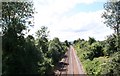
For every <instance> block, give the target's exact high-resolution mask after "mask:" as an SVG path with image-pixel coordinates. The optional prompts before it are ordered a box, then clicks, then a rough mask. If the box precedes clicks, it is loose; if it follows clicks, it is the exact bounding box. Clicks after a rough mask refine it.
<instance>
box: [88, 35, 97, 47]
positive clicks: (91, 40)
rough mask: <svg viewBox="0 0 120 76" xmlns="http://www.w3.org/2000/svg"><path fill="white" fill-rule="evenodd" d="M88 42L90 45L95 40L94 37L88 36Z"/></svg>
mask: <svg viewBox="0 0 120 76" xmlns="http://www.w3.org/2000/svg"><path fill="white" fill-rule="evenodd" d="M88 42H89V44H90V45H91V44H92V43H94V42H96V40H95V39H94V38H91V37H89V40H88Z"/></svg>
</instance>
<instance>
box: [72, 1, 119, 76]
mask: <svg viewBox="0 0 120 76" xmlns="http://www.w3.org/2000/svg"><path fill="white" fill-rule="evenodd" d="M104 7H105V12H104V13H103V15H102V17H103V18H105V19H106V20H105V22H104V23H105V24H106V25H107V26H109V27H110V28H112V29H113V30H114V31H115V33H113V34H112V35H109V36H108V37H107V39H106V40H104V41H97V40H95V39H94V38H91V37H89V40H88V41H87V40H83V39H78V40H75V41H74V46H75V48H76V50H77V55H78V56H79V58H80V60H81V62H82V64H83V67H84V69H85V70H86V72H87V75H88V76H93V75H94V76H119V75H120V36H119V35H120V16H119V14H120V1H112V0H111V1H108V2H107V3H105V5H104Z"/></svg>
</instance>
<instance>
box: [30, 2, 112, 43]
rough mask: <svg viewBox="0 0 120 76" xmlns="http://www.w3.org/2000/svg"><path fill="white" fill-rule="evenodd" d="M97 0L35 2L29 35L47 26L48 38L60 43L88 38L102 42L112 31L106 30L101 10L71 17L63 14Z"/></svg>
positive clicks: (80, 13)
mask: <svg viewBox="0 0 120 76" xmlns="http://www.w3.org/2000/svg"><path fill="white" fill-rule="evenodd" d="M97 1H98V0H40V1H39V0H37V1H36V2H35V7H37V8H36V11H37V12H38V13H37V14H36V15H35V25H36V26H35V27H34V29H32V30H31V32H30V33H34V32H35V31H37V30H38V29H39V28H40V26H43V25H45V26H47V27H48V28H49V30H50V38H51V39H52V38H54V37H59V38H60V40H61V41H64V40H69V41H72V40H75V39H78V38H84V39H88V37H89V36H91V37H95V38H96V39H97V40H103V39H104V37H105V36H106V35H109V34H111V33H112V32H113V31H111V30H110V29H109V27H108V28H107V27H106V26H105V25H104V24H103V22H101V21H102V19H101V14H102V12H103V10H99V11H94V12H79V13H77V14H74V15H72V16H66V15H64V16H63V14H64V13H66V12H68V11H69V10H70V9H72V8H74V6H75V5H77V4H80V3H84V4H90V3H93V2H97Z"/></svg>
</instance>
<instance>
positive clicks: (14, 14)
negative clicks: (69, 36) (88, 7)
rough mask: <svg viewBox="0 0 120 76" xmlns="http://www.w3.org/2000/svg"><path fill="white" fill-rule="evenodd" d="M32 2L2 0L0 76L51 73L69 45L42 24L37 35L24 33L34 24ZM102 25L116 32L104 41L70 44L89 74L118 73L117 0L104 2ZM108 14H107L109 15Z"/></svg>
mask: <svg viewBox="0 0 120 76" xmlns="http://www.w3.org/2000/svg"><path fill="white" fill-rule="evenodd" d="M33 6H34V5H33V3H32V2H2V21H1V22H2V24H3V26H2V75H3V76H11V75H12V74H36V75H37V74H38V75H39V76H44V75H48V74H50V73H53V71H54V68H55V66H56V65H57V63H58V62H59V60H61V58H62V56H63V55H64V53H65V52H66V51H67V47H68V46H69V44H68V42H67V40H66V41H65V42H60V40H59V38H57V37H56V38H54V39H53V40H49V39H48V34H49V30H48V29H47V27H45V26H42V27H41V28H40V29H39V30H38V31H36V37H33V36H32V35H27V36H26V34H27V33H28V32H29V31H30V29H29V27H34V26H35V25H34V23H33V21H31V18H34V16H33V15H34V13H35V10H34V7H33ZM104 7H105V12H104V13H103V15H102V18H105V20H106V21H105V24H106V25H107V26H108V27H110V28H111V29H113V30H114V31H115V32H114V33H113V34H112V35H109V36H107V39H106V40H104V41H97V40H95V39H94V38H92V37H89V40H84V39H80V38H79V39H78V40H74V42H73V46H74V47H75V49H76V50H77V55H78V57H79V58H80V61H81V62H82V64H83V67H84V69H85V71H86V73H87V74H88V75H95V76H101V75H108V76H110V75H111V76H113V75H114V76H119V75H120V16H119V15H120V1H118V2H107V3H105V5H104ZM108 13H109V14H108Z"/></svg>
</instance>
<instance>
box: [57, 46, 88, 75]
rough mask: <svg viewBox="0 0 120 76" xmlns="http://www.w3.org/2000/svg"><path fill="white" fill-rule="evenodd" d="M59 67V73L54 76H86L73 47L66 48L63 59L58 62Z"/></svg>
mask: <svg viewBox="0 0 120 76" xmlns="http://www.w3.org/2000/svg"><path fill="white" fill-rule="evenodd" d="M60 65H61V68H60V69H59V72H60V73H59V74H58V75H56V76H86V75H85V73H84V70H83V68H82V64H81V63H80V61H79V58H78V57H77V55H76V52H75V50H74V48H73V46H70V48H68V51H67V52H66V54H65V57H64V58H63V59H62V60H61V61H60Z"/></svg>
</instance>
